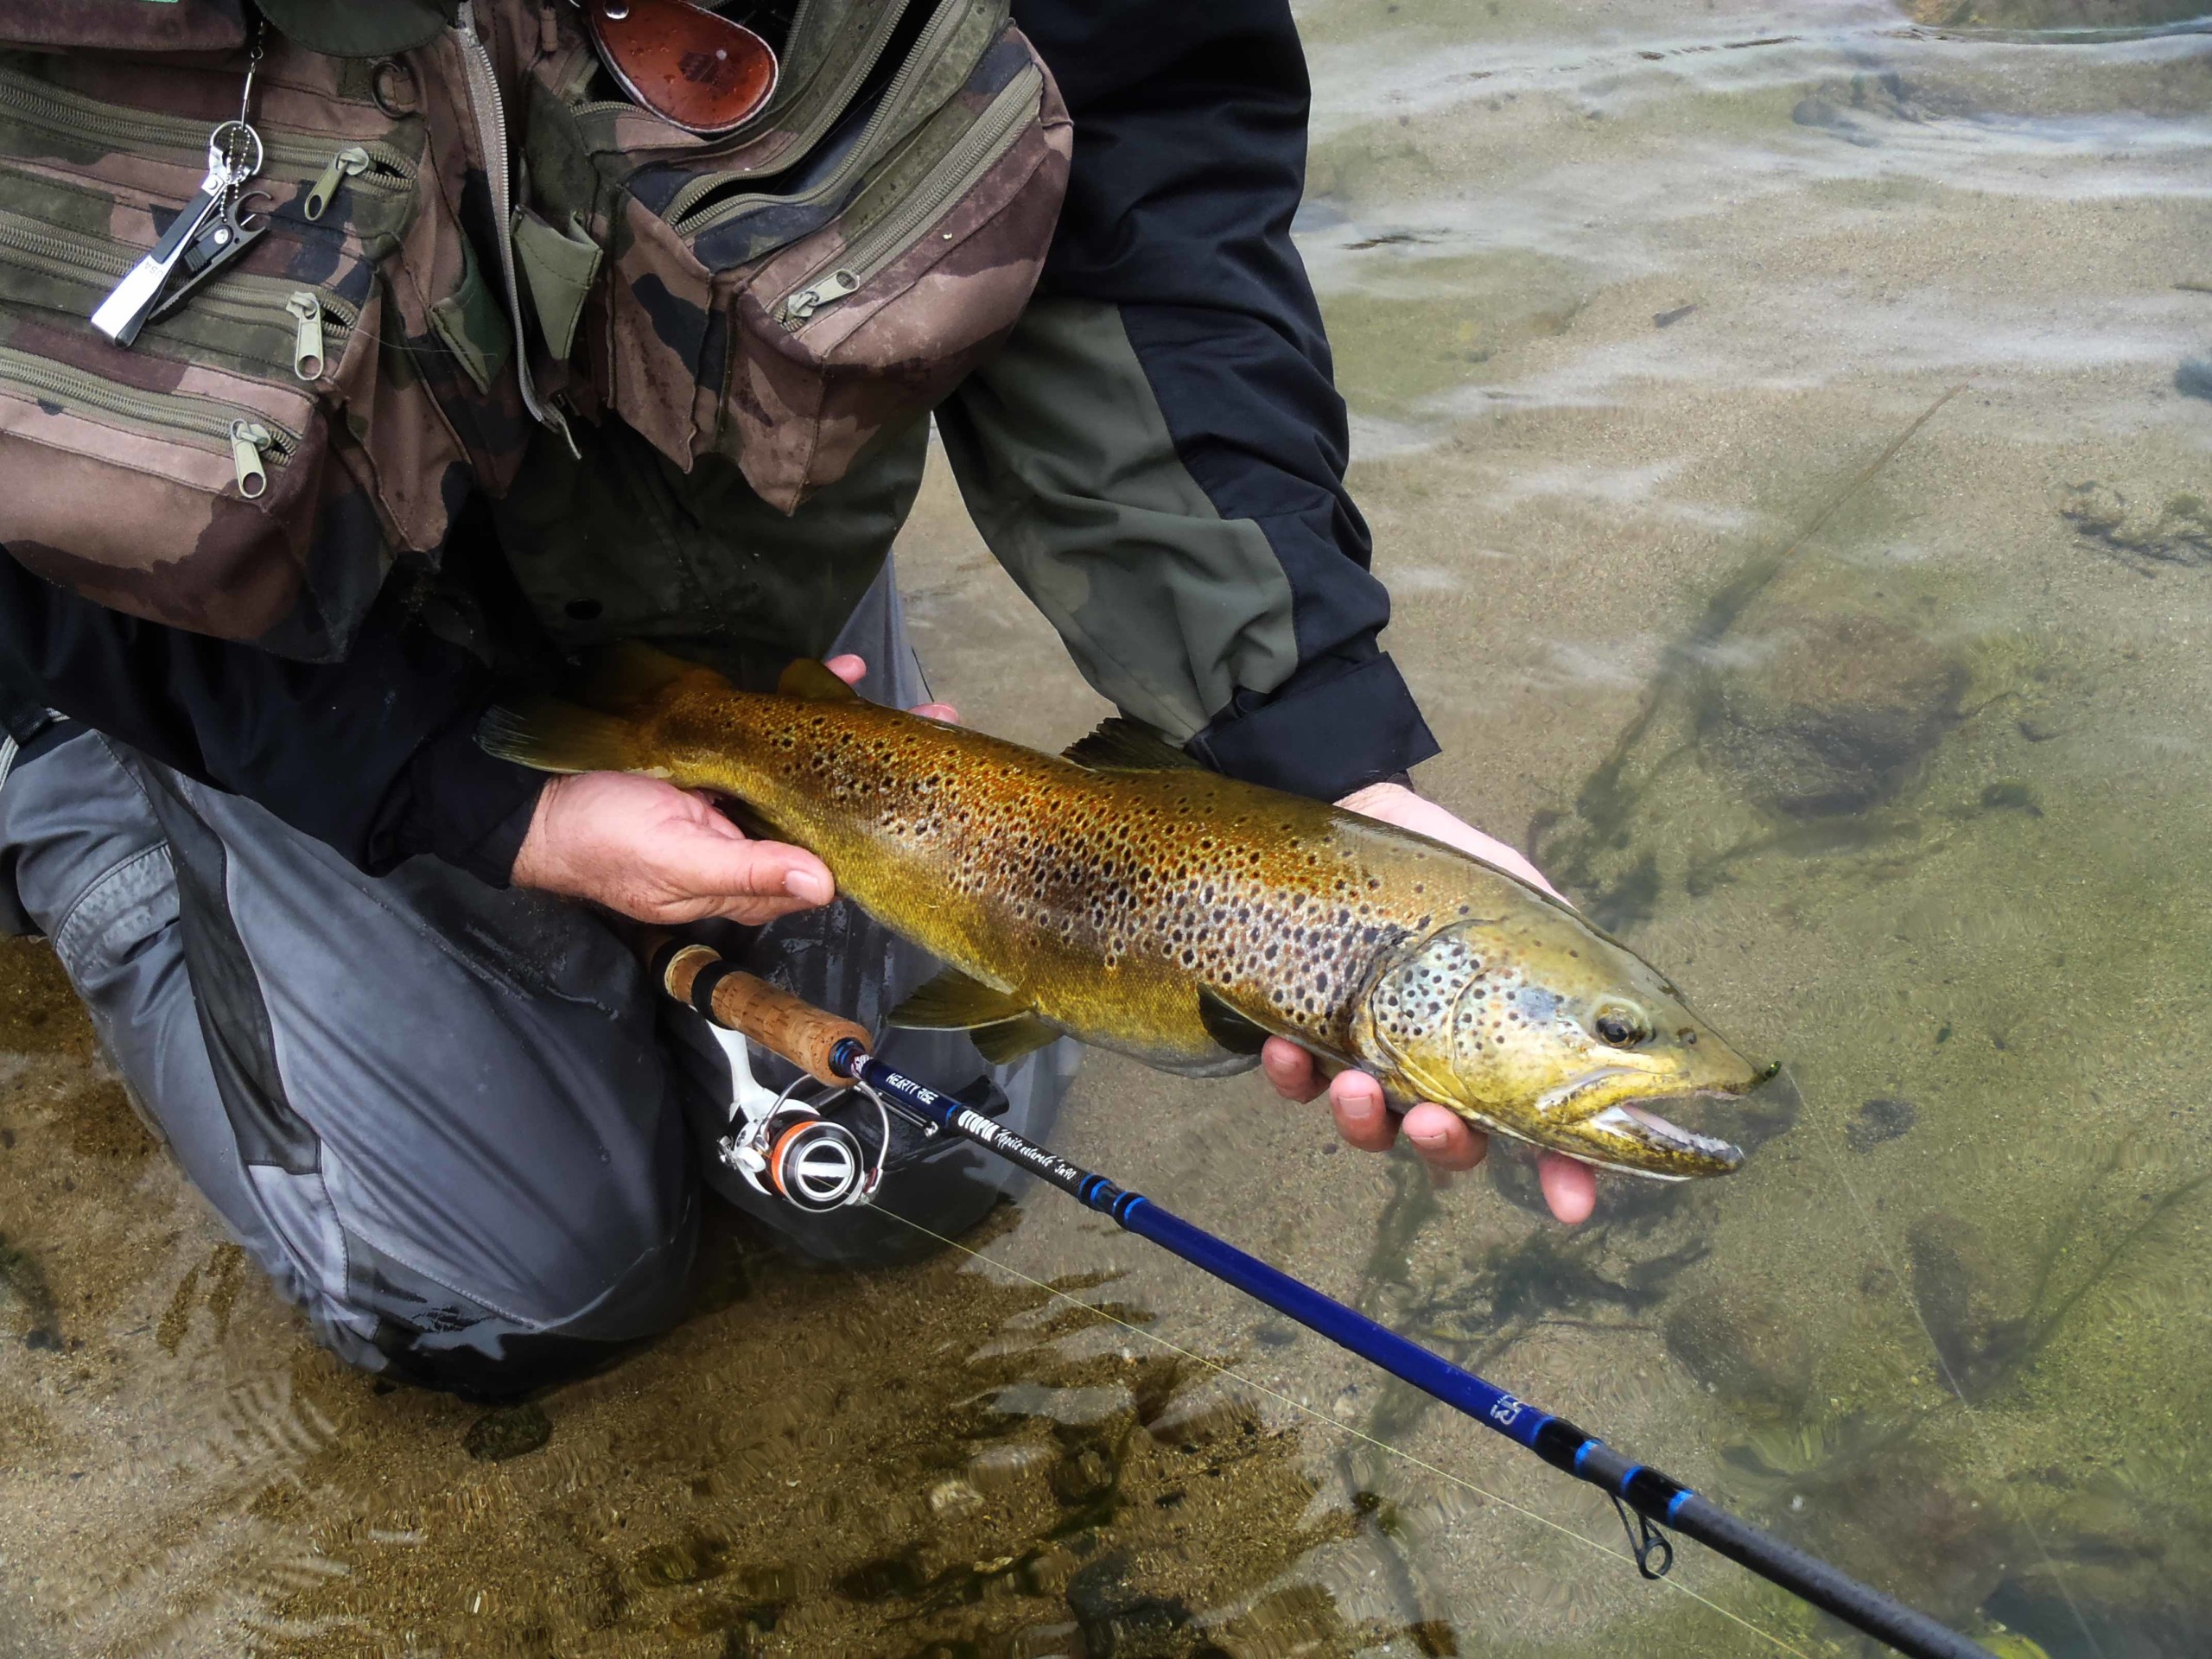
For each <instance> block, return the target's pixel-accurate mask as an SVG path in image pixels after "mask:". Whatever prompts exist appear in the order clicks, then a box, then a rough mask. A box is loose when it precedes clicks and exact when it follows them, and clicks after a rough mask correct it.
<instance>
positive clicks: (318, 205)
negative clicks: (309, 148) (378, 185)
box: [300, 144, 415, 220]
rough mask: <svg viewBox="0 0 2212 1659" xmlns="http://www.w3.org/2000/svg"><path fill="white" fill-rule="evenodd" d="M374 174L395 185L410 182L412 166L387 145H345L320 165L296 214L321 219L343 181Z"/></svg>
mask: <svg viewBox="0 0 2212 1659" xmlns="http://www.w3.org/2000/svg"><path fill="white" fill-rule="evenodd" d="M372 169H373V170H374V171H375V172H376V173H377V174H378V175H379V176H380V177H381V175H386V174H389V175H391V177H392V179H393V180H394V181H397V182H398V183H402V184H410V183H412V182H413V181H414V172H415V168H414V163H413V162H410V161H408V160H407V158H406V157H405V156H402V155H400V153H399V152H398V151H397V150H396V149H392V148H391V146H390V145H388V144H348V145H346V148H345V149H341V150H340V151H339V152H338V153H337V154H336V155H335V156H332V157H331V158H330V160H329V161H328V162H325V163H324V165H323V169H322V171H321V173H319V174H317V175H315V182H314V183H313V184H311V185H309V186H308V194H307V200H306V201H305V202H304V203H303V204H302V207H301V208H300V211H301V213H302V214H303V215H304V216H305V217H306V218H308V219H310V220H313V219H321V217H322V216H323V214H324V213H326V212H327V211H328V209H329V207H330V199H331V198H332V197H333V196H334V195H336V194H338V187H339V185H340V183H342V182H343V181H346V180H347V179H358V178H359V177H360V176H361V175H363V174H365V173H368V172H370V171H372Z"/></svg>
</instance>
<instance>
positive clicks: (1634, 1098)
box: [1536, 1065, 1744, 1180]
mask: <svg viewBox="0 0 2212 1659" xmlns="http://www.w3.org/2000/svg"><path fill="white" fill-rule="evenodd" d="M1643 1075H1646V1074H1643V1073H1640V1072H1638V1071H1635V1070H1634V1069H1632V1068H1630V1067H1628V1066H1624V1065H1606V1066H1599V1067H1598V1068H1597V1069H1595V1070H1594V1071H1586V1072H1585V1073H1583V1074H1582V1075H1581V1076H1580V1077H1576V1078H1574V1079H1573V1080H1572V1081H1571V1082H1568V1083H1565V1084H1560V1086H1559V1087H1558V1088H1556V1089H1552V1090H1547V1091H1546V1092H1545V1093H1544V1094H1543V1095H1542V1096H1541V1097H1540V1098H1539V1099H1538V1101H1537V1102H1536V1114H1537V1117H1538V1119H1539V1121H1543V1120H1546V1119H1552V1120H1554V1122H1555V1121H1556V1115H1558V1114H1560V1111H1561V1109H1563V1108H1566V1107H1568V1106H1569V1104H1570V1103H1572V1102H1573V1100H1574V1099H1575V1098H1576V1097H1577V1096H1581V1095H1585V1094H1587V1093H1589V1092H1590V1091H1592V1090H1596V1089H1599V1087H1601V1086H1602V1085H1604V1084H1608V1083H1612V1082H1614V1081H1615V1080H1616V1079H1618V1078H1625V1077H1639V1076H1643ZM1741 1093H1742V1091H1741V1090H1736V1089H1728V1088H1705V1089H1675V1090H1668V1091H1666V1092H1664V1093H1656V1094H1649V1095H1629V1096H1624V1097H1621V1098H1617V1099H1614V1100H1611V1101H1609V1102H1607V1103H1606V1104H1605V1105H1604V1106H1602V1107H1600V1108H1599V1109H1597V1110H1596V1111H1592V1112H1589V1113H1588V1114H1587V1115H1586V1116H1581V1117H1578V1118H1572V1119H1571V1120H1570V1121H1569V1122H1564V1123H1559V1124H1558V1125H1557V1127H1556V1128H1554V1129H1553V1131H1552V1132H1551V1134H1550V1135H1548V1136H1546V1137H1545V1138H1546V1140H1547V1141H1548V1143H1549V1144H1551V1145H1553V1146H1555V1147H1558V1148H1559V1149H1560V1151H1562V1152H1565V1153H1567V1154H1570V1155H1572V1156H1573V1157H1576V1158H1580V1159H1582V1160H1585V1161H1586V1162H1588V1163H1592V1164H1596V1165H1599V1166H1601V1167H1603V1168H1606V1169H1614V1170H1620V1171H1624V1172H1625V1173H1630V1174H1636V1175H1644V1176H1652V1177H1656V1178H1657V1179H1661V1180H1681V1179H1686V1178H1688V1176H1691V1175H1725V1174H1727V1173H1730V1172H1732V1171H1733V1170H1736V1169H1738V1168H1740V1167H1741V1166H1742V1165H1743V1162H1744V1151H1743V1148H1742V1147H1738V1146H1737V1145H1736V1144H1735V1143H1734V1142H1732V1141H1725V1140H1722V1139H1721V1138H1720V1137H1719V1136H1718V1135H1702V1134H1700V1133H1699V1132H1698V1131H1697V1130H1695V1129H1690V1128H1684V1127H1683V1126H1682V1125H1681V1124H1679V1123H1677V1122H1675V1121H1674V1120H1673V1119H1672V1118H1669V1116H1666V1114H1665V1113H1664V1112H1662V1110H1661V1108H1662V1107H1666V1108H1669V1109H1680V1108H1681V1107H1682V1106H1684V1105H1685V1104H1688V1103H1693V1102H1694V1103H1705V1102H1708V1101H1726V1100H1734V1099H1736V1098H1738V1096H1739V1095H1740V1094H1741Z"/></svg>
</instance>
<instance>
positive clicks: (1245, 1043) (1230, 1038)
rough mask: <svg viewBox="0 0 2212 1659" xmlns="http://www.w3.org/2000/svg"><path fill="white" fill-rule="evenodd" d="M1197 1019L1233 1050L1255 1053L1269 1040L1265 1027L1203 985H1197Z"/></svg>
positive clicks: (1212, 1036) (1215, 1039)
mask: <svg viewBox="0 0 2212 1659" xmlns="http://www.w3.org/2000/svg"><path fill="white" fill-rule="evenodd" d="M1198 1023H1199V1024H1201V1025H1203V1026H1204V1027H1205V1028H1206V1035H1207V1036H1209V1037H1211V1038H1212V1039H1214V1041H1216V1042H1217V1043H1219V1044H1220V1045H1221V1046H1223V1047H1224V1048H1225V1049H1227V1050H1228V1051H1229V1052H1230V1053H1232V1054H1246V1055H1250V1054H1257V1053H1258V1052H1260V1046H1261V1045H1262V1044H1263V1043H1265V1042H1266V1041H1267V1040H1268V1033H1267V1031H1266V1028H1265V1027H1261V1026H1256V1025H1255V1024H1253V1023H1252V1021H1251V1020H1247V1019H1246V1018H1245V1017H1244V1016H1243V1014H1239V1013H1237V1012H1236V1009H1234V1008H1232V1007H1230V1006H1229V1004H1228V1003H1226V1002H1224V1001H1222V1000H1221V999H1220V998H1219V997H1217V996H1216V995H1214V994H1213V993H1212V992H1211V991H1210V990H1207V989H1206V988H1205V987H1204V986H1200V987H1199V988H1198Z"/></svg>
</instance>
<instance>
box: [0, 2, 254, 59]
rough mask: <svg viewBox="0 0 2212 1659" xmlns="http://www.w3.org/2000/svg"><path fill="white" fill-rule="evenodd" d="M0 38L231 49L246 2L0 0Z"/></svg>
mask: <svg viewBox="0 0 2212 1659" xmlns="http://www.w3.org/2000/svg"><path fill="white" fill-rule="evenodd" d="M0 44H5V45H9V46H31V47H42V48H46V49H48V50H49V51H62V52H70V51H77V50H80V49H81V50H86V51H100V52H235V51H237V50H238V48H240V47H242V46H244V45H245V5H244V3H243V0H166V3H162V4H158V5H143V4H141V5H128V6H114V5H106V6H98V5H86V4H84V3H82V0H79V3H77V4H73V5H56V4H54V0H0Z"/></svg>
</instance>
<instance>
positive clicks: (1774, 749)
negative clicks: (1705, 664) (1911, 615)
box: [1707, 612, 1967, 818]
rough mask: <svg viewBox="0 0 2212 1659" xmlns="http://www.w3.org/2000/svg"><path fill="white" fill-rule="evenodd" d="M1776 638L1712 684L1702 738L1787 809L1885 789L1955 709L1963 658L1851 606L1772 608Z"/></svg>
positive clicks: (1805, 813) (1953, 719)
mask: <svg viewBox="0 0 2212 1659" xmlns="http://www.w3.org/2000/svg"><path fill="white" fill-rule="evenodd" d="M1776 632H1777V634H1778V635H1779V638H1780V642H1781V643H1780V648H1779V649H1778V650H1777V651H1775V652H1773V653H1772V654H1771V655H1770V656H1768V657H1766V658H1764V660H1762V661H1761V662H1759V663H1758V664H1756V665H1754V666H1751V667H1748V668H1745V669H1743V670H1740V671H1736V672H1734V673H1732V674H1731V675H1729V676H1728V677H1727V678H1726V679H1725V680H1724V681H1723V682H1722V683H1721V685H1720V688H1719V696H1718V697H1717V698H1716V699H1715V701H1714V704H1713V712H1712V717H1711V719H1710V721H1709V723H1708V729H1707V740H1708V742H1709V743H1710V745H1711V747H1713V748H1715V749H1717V750H1718V751H1719V753H1721V754H1722V755H1723V756H1724V757H1725V758H1726V760H1728V761H1729V763H1730V764H1731V765H1732V766H1733V767H1734V768H1735V769H1736V770H1737V771H1738V772H1740V773H1742V774H1743V775H1744V777H1745V781H1746V782H1747V783H1748V784H1749V785H1750V786H1751V792H1752V794H1753V795H1754V797H1755V798H1761V799H1763V800H1764V802H1765V803H1766V804H1769V805H1770V806H1772V807H1775V808H1778V809H1779V810H1782V811H1783V812H1784V813H1787V814H1789V816H1790V817H1799V818H1809V817H1827V816H1830V815H1834V814H1842V813H1853V812H1862V811H1865V810H1866V809H1867V808H1869V807H1872V806H1878V805H1880V804H1883V803H1884V802H1885V801H1888V800H1890V799H1891V798H1893V797H1894V796H1895V795H1896V794H1897V792H1898V791H1899V790H1900V789H1901V788H1902V787H1903V785H1904V783H1905V781H1906V780H1907V779H1908V778H1909V777H1910V775H1911V772H1912V771H1913V768H1914V767H1915V766H1916V764H1917V763H1918V762H1919V761H1920V760H1922V759H1923V757H1924V756H1926V755H1927V754H1928V753H1929V751H1930V750H1932V749H1933V748H1934V747H1936V744H1937V743H1938V742H1939V741H1942V736H1943V734H1944V733H1945V732H1947V731H1948V730H1949V729H1950V728H1951V727H1952V726H1954V725H1955V724H1956V723H1957V721H1958V719H1959V699H1960V697H1961V694H1962V693H1963V692H1964V691H1965V690H1966V684H1967V673H1966V669H1965V667H1964V666H1963V665H1962V664H1960V663H1959V662H1958V661H1956V660H1955V659H1954V658H1952V657H1950V656H1949V655H1948V654H1947V653H1946V652H1943V651H1942V649H1940V648H1939V647H1938V646H1937V645H1936V644H1935V643H1934V642H1933V641H1932V640H1930V639H1928V638H1927V637H1926V636H1925V635H1923V634H1922V633H1919V632H1916V631H1915V630H1913V629H1911V628H1909V627H1906V626H1902V625H1901V624H1899V623H1897V622H1895V621H1892V620H1890V619H1889V618H1887V617H1883V616H1878V615H1875V614H1872V613H1866V612H1861V613H1856V614H1853V613H1845V614H1842V615H1840V616H1839V615H1821V616H1813V615H1791V616H1789V617H1786V618H1780V619H1777V627H1776Z"/></svg>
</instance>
